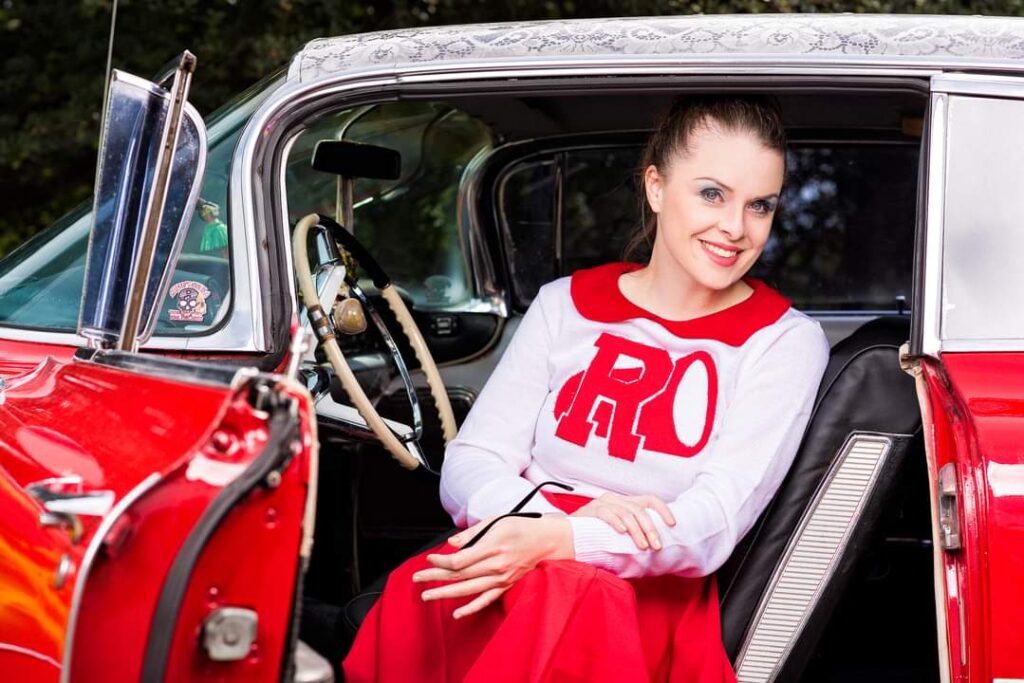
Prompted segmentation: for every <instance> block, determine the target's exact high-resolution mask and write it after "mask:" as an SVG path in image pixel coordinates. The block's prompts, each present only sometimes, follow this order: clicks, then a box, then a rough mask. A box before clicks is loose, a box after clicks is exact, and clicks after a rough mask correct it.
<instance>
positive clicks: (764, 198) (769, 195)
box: [754, 192, 779, 202]
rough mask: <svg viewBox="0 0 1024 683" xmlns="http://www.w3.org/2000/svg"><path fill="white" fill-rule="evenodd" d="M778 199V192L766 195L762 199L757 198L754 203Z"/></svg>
mask: <svg viewBox="0 0 1024 683" xmlns="http://www.w3.org/2000/svg"><path fill="white" fill-rule="evenodd" d="M778 198H779V193H778V192H773V193H772V194H766V195H765V196H763V197H758V198H757V199H755V200H754V201H755V202H763V201H765V200H768V199H778Z"/></svg>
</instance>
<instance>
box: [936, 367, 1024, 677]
mask: <svg viewBox="0 0 1024 683" xmlns="http://www.w3.org/2000/svg"><path fill="white" fill-rule="evenodd" d="M925 380H926V382H927V387H928V392H929V402H930V407H931V412H932V418H933V433H934V449H933V452H934V453H935V455H936V463H935V469H936V470H937V469H938V468H940V467H942V466H943V465H945V464H946V463H949V462H953V463H955V467H956V471H957V475H958V479H959V485H960V501H961V511H960V512H961V542H962V545H963V547H962V549H961V550H960V551H956V552H953V553H943V561H944V565H945V575H946V577H947V585H948V586H949V587H950V588H951V589H952V590H949V591H948V595H947V603H946V604H947V623H948V624H949V626H950V630H949V632H950V640H951V641H952V642H951V647H950V662H951V668H952V673H953V680H964V681H967V680H970V681H989V680H992V679H993V678H1024V649H1022V648H1021V644H1022V643H1024V641H1022V639H1021V633H1022V632H1024V630H1022V629H1024V626H1022V621H1021V606H1022V605H1024V581H1022V580H1021V578H1022V577H1024V559H1022V554H1021V550H1020V549H1021V548H1024V439H1021V434H1022V433H1024V411H1022V410H1021V406H1022V405H1024V354H1021V353H947V354H943V356H942V361H941V364H938V363H932V362H930V363H926V364H925ZM961 604H962V605H963V612H964V620H965V633H964V634H963V636H964V638H965V647H966V655H967V657H966V662H964V663H961V661H960V644H959V642H958V638H959V636H960V633H959V631H960V629H959V621H960V618H959V608H960V605H961Z"/></svg>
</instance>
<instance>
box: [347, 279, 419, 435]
mask: <svg viewBox="0 0 1024 683" xmlns="http://www.w3.org/2000/svg"><path fill="white" fill-rule="evenodd" d="M345 284H346V285H348V288H349V291H350V292H352V295H353V296H354V297H355V298H356V299H358V300H359V303H360V304H361V305H362V307H363V311H365V312H366V313H367V314H368V315H369V316H370V320H372V321H373V325H374V327H376V328H377V331H378V332H379V333H380V338H381V340H382V341H383V342H384V346H386V347H387V350H388V352H389V353H390V354H391V361H392V362H393V363H394V364H395V369H397V370H398V376H399V377H401V378H402V384H403V385H404V386H405V393H406V395H407V396H408V397H409V408H410V409H411V410H412V437H411V438H412V440H414V441H417V442H418V441H419V440H420V439H421V438H422V437H423V413H422V411H420V399H419V396H418V395H417V394H416V387H415V386H414V385H413V381H412V376H411V375H410V374H409V368H408V367H406V365H405V359H404V358H402V354H401V353H400V352H399V351H398V344H396V343H395V338H394V337H392V336H391V332H390V331H389V330H388V326H387V325H385V324H384V320H383V319H382V318H381V317H380V313H378V312H377V307H376V306H374V305H373V303H372V302H371V301H370V299H369V298H368V297H367V296H366V293H365V292H364V291H363V290H362V288H361V287H360V286H359V284H358V283H357V282H355V280H354V279H346V280H345ZM395 436H398V435H397V434H396V435H395ZM399 440H401V441H402V442H403V443H405V439H403V438H402V437H399Z"/></svg>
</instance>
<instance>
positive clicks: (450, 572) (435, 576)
mask: <svg viewBox="0 0 1024 683" xmlns="http://www.w3.org/2000/svg"><path fill="white" fill-rule="evenodd" d="M500 571H501V570H500V568H499V567H498V566H497V565H496V563H495V562H494V560H493V559H492V557H491V556H488V557H485V558H484V559H482V560H480V561H479V562H475V563H473V564H471V565H469V566H468V567H463V568H461V569H445V568H444V567H427V568H426V569H421V570H419V571H418V572H416V573H415V574H413V575H412V580H413V581H414V582H416V583H426V582H428V581H461V580H463V579H474V578H476V577H478V576H487V575H489V574H498V573H500Z"/></svg>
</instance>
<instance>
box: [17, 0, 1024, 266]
mask: <svg viewBox="0 0 1024 683" xmlns="http://www.w3.org/2000/svg"><path fill="white" fill-rule="evenodd" d="M111 5H112V2H111V0H67V1H58V0H2V2H0V54H2V55H3V56H4V57H3V58H4V68H3V72H2V75H0V98H2V99H0V101H2V106H0V187H3V195H4V196H5V197H7V200H6V202H5V206H4V210H3V211H2V212H0V254H3V253H5V252H6V251H8V250H9V249H10V248H11V247H13V246H15V245H17V244H18V243H19V242H21V241H23V240H24V239H25V238H26V237H28V236H29V235H31V234H33V233H35V232H37V231H38V230H39V229H41V228H42V227H44V226H46V225H48V224H49V223H51V222H52V221H53V220H55V219H56V218H57V217H58V216H59V215H61V214H63V213H64V212H66V211H67V210H68V209H69V208H71V207H72V206H74V205H75V204H77V203H79V202H81V201H83V200H84V199H86V198H87V197H88V196H89V195H90V193H91V190H92V181H93V172H94V164H95V154H96V145H97V138H98V135H99V117H100V109H101V106H102V90H103V80H104V77H103V72H104V66H105V63H106V51H107V39H108V32H109V27H110V13H111ZM765 11H775V12H840V11H855V12H884V13H889V12H923V13H948V14H1008V15H1009V14H1024V6H1022V4H1021V3H1020V2H1019V0H970V1H960V2H958V1H956V0H586V1H584V0H576V1H575V2H574V1H572V0H374V1H371V2H367V1H365V0H364V1H362V2H351V1H348V0H205V1H200V0H121V2H120V3H119V5H118V17H117V35H116V38H115V43H114V66H115V67H116V68H121V69H125V70H127V71H131V72H133V73H138V74H141V75H150V74H152V73H154V72H156V71H157V70H158V69H159V68H160V66H161V65H162V64H164V63H165V62H166V61H167V60H168V59H170V58H171V57H173V56H174V55H175V54H177V53H178V52H180V50H181V49H183V48H186V47H187V48H189V49H191V50H192V51H193V52H195V53H196V54H197V55H198V56H199V68H198V71H197V73H196V77H195V81H194V84H193V89H192V93H193V94H192V98H191V99H192V101H193V102H194V103H195V104H196V106H197V107H198V108H199V110H200V111H201V112H203V113H207V112H209V111H211V110H212V109H213V108H215V107H216V106H217V105H218V104H220V103H222V102H224V101H225V100H227V99H228V98H229V97H230V96H231V95H232V94H234V93H236V92H238V91H240V90H242V89H243V88H245V87H246V86H247V85H250V84H251V83H253V82H255V81H256V80H258V79H259V78H261V77H262V76H264V75H266V74H267V73H269V72H271V71H272V70H274V69H275V68H277V67H279V66H281V65H283V64H285V63H286V62H287V60H288V58H289V56H290V55H291V54H292V53H293V52H294V51H295V50H296V49H298V48H299V47H300V46H301V45H302V44H303V43H305V42H306V41H307V40H310V39H311V38H315V37H318V36H325V35H340V34H345V33H354V32H360V31H374V30H380V29H386V28H396V27H404V26H423V25H434V24H458V23H473V22H485V21H509V20H530V19H548V18H559V17H604V16H637V15H660V14H693V13H701V12H703V13H719V12H765Z"/></svg>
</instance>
